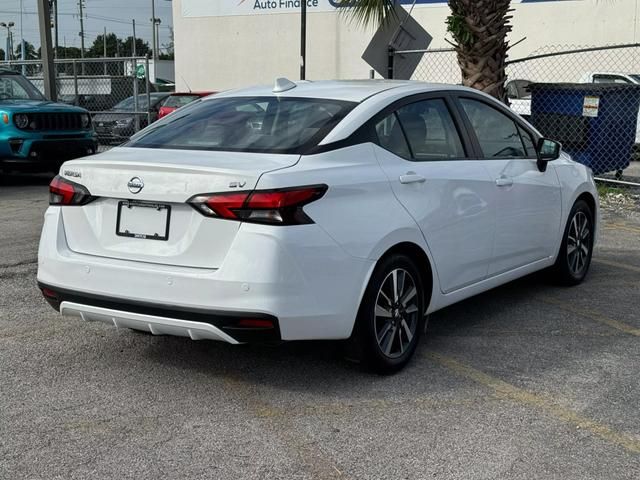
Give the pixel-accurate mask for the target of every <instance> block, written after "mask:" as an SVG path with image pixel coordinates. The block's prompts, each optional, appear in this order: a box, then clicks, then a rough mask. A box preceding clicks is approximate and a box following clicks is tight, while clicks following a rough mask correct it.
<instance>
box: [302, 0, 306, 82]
mask: <svg viewBox="0 0 640 480" xmlns="http://www.w3.org/2000/svg"><path fill="white" fill-rule="evenodd" d="M300 7H301V11H300V80H305V78H306V76H307V71H306V70H307V0H301V2H300Z"/></svg>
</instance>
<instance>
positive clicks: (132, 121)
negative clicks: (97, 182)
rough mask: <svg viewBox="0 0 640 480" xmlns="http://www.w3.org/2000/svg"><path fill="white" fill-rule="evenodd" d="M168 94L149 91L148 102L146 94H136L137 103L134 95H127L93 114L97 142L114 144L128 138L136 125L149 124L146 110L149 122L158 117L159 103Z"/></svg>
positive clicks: (140, 126)
mask: <svg viewBox="0 0 640 480" xmlns="http://www.w3.org/2000/svg"><path fill="white" fill-rule="evenodd" d="M169 95H170V94H169V93H167V92H154V93H151V94H150V95H149V97H150V99H151V103H150V104H149V103H148V100H147V95H146V94H143V95H138V97H137V105H136V100H135V97H129V98H127V99H125V100H123V101H121V102H120V103H118V104H117V105H116V106H115V107H113V108H112V109H110V110H109V111H107V112H104V113H97V114H95V115H94V116H93V125H94V128H95V130H96V133H97V134H98V142H100V143H102V144H115V143H122V142H125V141H127V140H129V137H131V136H132V135H133V134H134V133H136V131H137V128H138V127H139V128H144V127H146V126H147V125H148V124H149V119H148V115H147V111H149V112H150V116H151V123H153V122H155V121H156V120H157V119H158V111H159V109H160V105H161V104H162V102H163V101H164V100H165V99H166V98H167V97H168V96H169ZM136 121H137V123H138V125H136Z"/></svg>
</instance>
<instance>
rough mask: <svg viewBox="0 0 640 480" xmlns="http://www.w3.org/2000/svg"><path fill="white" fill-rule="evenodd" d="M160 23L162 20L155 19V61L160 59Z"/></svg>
mask: <svg viewBox="0 0 640 480" xmlns="http://www.w3.org/2000/svg"><path fill="white" fill-rule="evenodd" d="M161 23H162V19H160V18H156V26H155V28H156V43H157V45H156V47H157V50H158V55H156V60H157V59H158V58H160V24H161Z"/></svg>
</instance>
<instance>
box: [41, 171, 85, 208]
mask: <svg viewBox="0 0 640 480" xmlns="http://www.w3.org/2000/svg"><path fill="white" fill-rule="evenodd" d="M93 200H95V197H93V196H91V193H89V190H87V188H86V187H84V186H83V185H80V184H79V183H75V182H72V181H71V180H67V179H66V178H63V177H61V176H60V175H57V176H56V177H55V178H54V179H53V180H52V181H51V183H50V184H49V205H86V204H87V203H89V202H91V201H93Z"/></svg>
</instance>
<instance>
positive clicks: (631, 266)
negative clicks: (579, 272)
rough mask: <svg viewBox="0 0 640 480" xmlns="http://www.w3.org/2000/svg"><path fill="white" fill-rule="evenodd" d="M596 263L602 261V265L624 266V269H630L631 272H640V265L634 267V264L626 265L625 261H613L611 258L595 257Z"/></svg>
mask: <svg viewBox="0 0 640 480" xmlns="http://www.w3.org/2000/svg"><path fill="white" fill-rule="evenodd" d="M593 261H594V262H595V263H601V264H602V265H608V266H610V267H616V268H622V269H623V270H629V271H630V272H637V273H640V267H634V266H633V265H625V264H624V263H618V262H612V261H611V260H601V259H599V258H597V259H595V258H594V259H593Z"/></svg>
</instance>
